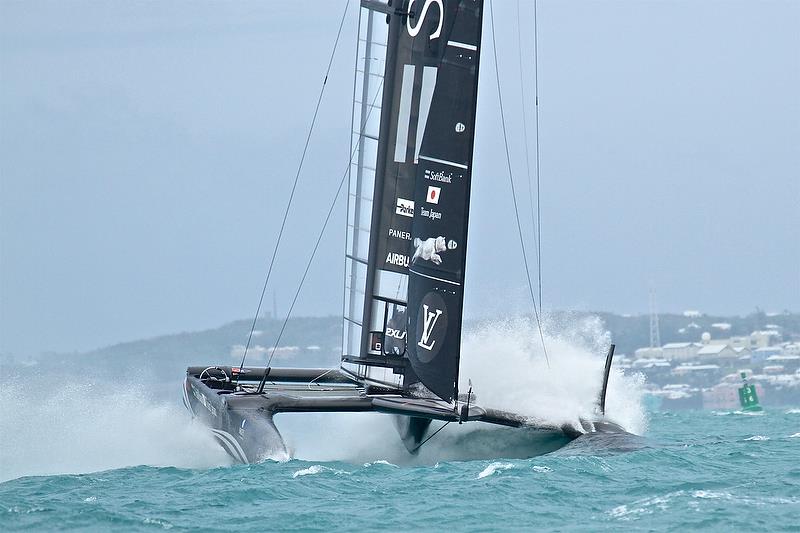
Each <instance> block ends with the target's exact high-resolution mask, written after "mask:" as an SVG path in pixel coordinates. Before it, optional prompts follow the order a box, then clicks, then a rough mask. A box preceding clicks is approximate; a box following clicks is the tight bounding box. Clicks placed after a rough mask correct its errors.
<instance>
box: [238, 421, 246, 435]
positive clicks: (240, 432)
mask: <svg viewBox="0 0 800 533" xmlns="http://www.w3.org/2000/svg"><path fill="white" fill-rule="evenodd" d="M246 424H247V419H246V418H243V419H242V425H241V426H239V435H241V436H242V437H244V426H245V425H246Z"/></svg>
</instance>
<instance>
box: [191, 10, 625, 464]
mask: <svg viewBox="0 0 800 533" xmlns="http://www.w3.org/2000/svg"><path fill="white" fill-rule="evenodd" d="M483 7H484V6H483V2H482V0H402V1H400V0H395V1H394V2H386V1H378V0H361V2H360V14H359V35H358V54H357V65H356V73H355V78H356V82H355V92H354V96H353V98H354V102H355V105H354V106H353V110H354V111H353V117H352V124H353V127H352V154H353V157H352V159H351V166H350V172H349V179H348V189H347V198H348V217H347V242H346V253H345V265H346V266H345V278H346V279H345V287H344V291H345V304H344V313H343V317H342V320H343V326H344V327H343V331H344V334H343V346H342V358H341V365H340V368H338V369H333V370H331V369H289V368H272V367H266V368H255V367H250V368H248V367H241V368H237V367H227V366H215V365H210V366H209V365H204V366H197V367H190V368H189V369H188V370H187V376H186V380H185V384H184V401H185V403H186V406H187V408H188V409H189V410H190V411H191V412H192V413H193V414H194V415H195V416H196V417H198V418H200V419H202V420H203V421H205V422H206V423H207V424H208V425H209V426H210V427H211V429H212V431H213V432H214V434H215V436H216V437H217V439H218V440H219V442H220V444H221V445H222V446H223V447H224V448H225V449H226V450H227V451H228V452H229V453H230V454H231V455H232V456H233V457H234V458H235V459H237V460H239V461H242V462H252V461H256V460H258V459H260V458H263V457H265V456H270V455H271V454H275V453H282V452H285V445H284V442H283V439H282V437H281V435H280V432H279V431H278V428H277V427H276V425H275V423H274V420H273V418H274V416H275V415H276V414H278V413H296V412H364V411H369V412H375V413H382V414H388V415H393V416H395V417H396V421H397V424H396V426H397V427H398V429H399V432H400V437H401V438H402V440H403V442H404V443H405V445H406V447H407V449H408V450H409V452H410V453H415V452H416V451H417V450H418V449H419V446H420V445H421V444H422V443H423V442H425V439H426V438H428V437H429V436H430V435H431V434H432V431H431V421H433V420H438V421H443V422H457V423H467V422H469V423H484V424H491V425H499V426H504V427H507V428H509V430H508V431H514V432H517V433H518V434H519V435H522V436H523V438H524V436H525V435H526V434H527V435H531V436H532V437H533V436H534V435H541V434H552V435H555V436H557V437H559V438H561V441H559V442H562V444H563V442H568V441H569V440H570V439H573V438H576V437H577V436H579V435H580V434H582V433H583V432H586V431H613V430H619V427H618V426H616V425H614V424H612V423H610V422H608V421H606V420H605V418H604V416H603V415H602V409H599V410H598V418H597V419H596V420H593V421H583V422H582V426H583V427H581V428H571V427H550V426H545V425H540V424H537V423H535V422H533V421H531V420H530V419H528V418H527V417H525V416H522V415H521V414H515V413H510V412H506V411H500V410H495V409H492V408H490V407H489V406H481V405H480V404H479V403H478V402H477V401H476V398H475V395H473V394H472V393H471V391H468V392H466V393H465V392H461V393H460V391H459V390H458V377H459V360H460V353H461V327H462V308H463V298H464V280H465V277H464V272H465V264H466V252H467V243H468V235H467V229H468V225H469V224H468V222H469V220H468V219H469V201H470V183H471V180H472V170H473V168H472V156H473V144H474V139H475V112H476V100H477V90H478V73H479V63H480V51H481V28H482V20H483ZM610 356H611V354H609V359H608V361H609V362H608V364H607V365H606V379H607V376H608V371H609V367H610ZM531 394H535V393H534V391H531ZM602 396H603V402H602V403H604V396H605V385H604V386H603V392H602ZM520 432H521V433H520ZM531 454H532V455H533V454H534V453H533V452H532V453H531Z"/></svg>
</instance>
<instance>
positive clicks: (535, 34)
mask: <svg viewBox="0 0 800 533" xmlns="http://www.w3.org/2000/svg"><path fill="white" fill-rule="evenodd" d="M533 84H534V87H533V95H534V102H535V104H536V109H535V112H536V113H535V114H536V232H537V233H538V238H537V239H536V241H537V246H538V247H539V248H538V251H537V254H536V257H537V261H538V265H537V267H538V268H537V269H538V271H539V306H540V307H541V308H542V310H544V301H543V300H542V205H541V198H542V195H541V188H540V185H539V184H540V181H539V175H540V174H539V168H540V167H539V162H540V156H539V154H540V151H539V12H538V10H537V1H536V0H533Z"/></svg>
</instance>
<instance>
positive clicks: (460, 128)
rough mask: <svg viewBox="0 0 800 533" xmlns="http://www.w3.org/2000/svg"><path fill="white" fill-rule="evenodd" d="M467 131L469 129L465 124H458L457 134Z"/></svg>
mask: <svg viewBox="0 0 800 533" xmlns="http://www.w3.org/2000/svg"><path fill="white" fill-rule="evenodd" d="M465 129H467V127H466V126H465V125H464V123H463V122H459V123H458V124H456V133H464V130H465Z"/></svg>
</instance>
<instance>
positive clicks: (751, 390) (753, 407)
mask: <svg viewBox="0 0 800 533" xmlns="http://www.w3.org/2000/svg"><path fill="white" fill-rule="evenodd" d="M741 376H742V382H743V383H744V385H743V386H742V387H740V388H739V403H740V404H741V406H742V411H763V409H762V408H761V406H760V405H759V404H758V394H756V386H755V385H750V384H748V383H747V375H746V374H745V373H744V372H742V373H741Z"/></svg>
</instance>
